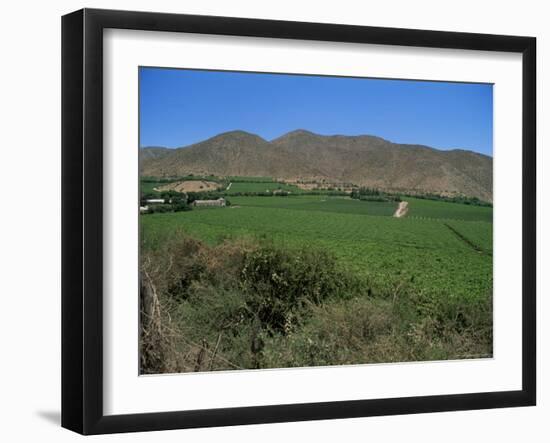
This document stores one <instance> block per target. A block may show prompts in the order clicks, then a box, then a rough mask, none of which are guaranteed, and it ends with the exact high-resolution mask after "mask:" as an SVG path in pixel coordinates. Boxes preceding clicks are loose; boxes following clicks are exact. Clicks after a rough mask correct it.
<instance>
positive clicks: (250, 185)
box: [227, 181, 301, 195]
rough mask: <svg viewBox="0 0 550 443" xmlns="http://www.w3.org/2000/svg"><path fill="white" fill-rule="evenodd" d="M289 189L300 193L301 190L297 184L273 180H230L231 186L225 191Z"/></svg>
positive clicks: (230, 192) (233, 192)
mask: <svg viewBox="0 0 550 443" xmlns="http://www.w3.org/2000/svg"><path fill="white" fill-rule="evenodd" d="M277 190H280V191H289V192H292V193H295V194H296V193H300V192H301V190H300V188H298V187H297V186H293V185H288V184H286V183H277V182H274V181H237V182H231V187H230V188H229V190H228V191H227V194H228V195H232V194H238V193H244V192H273V191H277Z"/></svg>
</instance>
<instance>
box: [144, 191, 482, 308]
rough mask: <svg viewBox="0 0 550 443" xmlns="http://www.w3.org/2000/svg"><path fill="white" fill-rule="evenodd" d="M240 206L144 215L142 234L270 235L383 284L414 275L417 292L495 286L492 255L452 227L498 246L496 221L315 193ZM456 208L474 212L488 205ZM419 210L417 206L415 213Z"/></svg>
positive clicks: (239, 202)
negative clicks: (318, 251) (428, 214)
mask: <svg viewBox="0 0 550 443" xmlns="http://www.w3.org/2000/svg"><path fill="white" fill-rule="evenodd" d="M321 200H326V201H321ZM422 202H426V203H435V204H437V205H439V206H443V207H452V206H455V205H454V204H452V203H443V202H431V201H422ZM232 203H233V206H232V207H231V208H227V209H224V210H213V211H191V212H185V213H179V214H154V215H151V216H147V217H142V219H141V231H142V235H143V236H144V237H145V239H144V240H145V241H147V242H148V243H150V242H154V241H155V240H154V239H155V238H156V237H157V236H158V235H160V234H161V233H162V232H164V233H170V232H172V231H174V230H175V229H178V228H183V229H185V230H186V231H187V232H188V233H189V234H190V235H193V236H196V237H197V238H200V239H202V240H204V241H206V242H208V243H210V244H216V243H218V242H219V241H220V240H221V239H226V238H239V237H242V236H249V237H253V238H267V239H270V240H271V241H272V242H274V243H275V244H278V245H280V246H285V247H292V248H298V249H299V248H302V247H312V246H313V247H316V248H322V249H325V250H327V251H330V252H331V253H332V254H334V256H335V257H336V258H337V260H338V263H340V264H341V266H344V267H345V268H346V269H348V270H349V271H350V272H352V273H354V274H357V275H360V276H363V277H368V278H369V279H370V280H371V281H373V282H377V283H378V284H379V285H380V286H382V285H383V284H384V282H386V281H393V280H394V279H396V278H413V280H414V281H413V286H414V287H415V289H417V290H422V291H428V292H430V293H441V292H443V293H450V294H453V296H464V297H469V298H475V297H476V296H478V295H480V294H484V293H486V292H487V291H488V290H490V288H491V287H492V264H493V262H492V257H491V256H490V255H487V254H480V253H478V252H477V251H475V250H474V249H472V248H471V247H470V246H469V245H468V244H466V243H465V242H464V241H463V240H461V239H460V238H458V237H457V236H456V234H454V233H453V232H452V231H451V230H449V228H448V227H446V226H445V223H451V224H452V226H453V227H454V228H455V229H456V230H458V231H459V232H461V233H463V234H464V236H465V237H467V238H469V239H471V240H472V242H474V243H475V244H478V245H480V246H481V247H482V248H485V249H486V250H487V251H490V250H489V249H488V248H489V247H490V245H491V243H492V239H491V232H492V224H491V223H487V222H478V221H476V222H468V221H459V220H452V221H451V222H449V221H448V220H439V219H423V218H416V217H414V216H412V217H405V218H402V219H396V218H394V217H380V216H372V215H368V214H369V212H368V211H369V210H370V211H373V210H374V209H369V207H370V206H374V207H375V208H378V209H379V210H380V211H382V210H384V211H387V212H386V214H387V215H391V214H392V213H393V211H394V210H395V203H392V204H390V203H375V202H358V201H355V200H351V199H337V198H334V199H333V200H332V199H331V200H329V199H320V198H319V197H315V196H304V197H285V198H279V199H277V198H275V197H272V198H267V197H233V198H232ZM248 205H250V206H248ZM378 205H380V207H379V206H378ZM384 205H391V206H390V207H384ZM411 205H414V203H411ZM456 206H459V207H461V208H466V209H467V210H486V209H487V208H480V207H477V208H474V207H469V206H466V205H456ZM355 208H357V209H355ZM378 209H376V210H378ZM413 210H414V206H413V209H412V210H411V212H412V211H413ZM371 213H372V212H371ZM451 215H452V214H451Z"/></svg>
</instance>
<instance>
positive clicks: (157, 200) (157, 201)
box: [145, 198, 165, 204]
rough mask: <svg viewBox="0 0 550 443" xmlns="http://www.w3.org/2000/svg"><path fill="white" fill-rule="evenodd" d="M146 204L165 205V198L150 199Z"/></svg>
mask: <svg viewBox="0 0 550 443" xmlns="http://www.w3.org/2000/svg"><path fill="white" fill-rule="evenodd" d="M145 202H146V203H153V204H154V203H165V201H164V199H163V198H150V199H148V200H145Z"/></svg>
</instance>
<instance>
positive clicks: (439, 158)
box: [140, 130, 493, 201]
mask: <svg viewBox="0 0 550 443" xmlns="http://www.w3.org/2000/svg"><path fill="white" fill-rule="evenodd" d="M155 149H158V148H155ZM142 151H143V150H142ZM155 154H157V152H155ZM140 161H141V164H140V168H141V174H142V175H147V176H178V175H185V174H190V173H192V174H213V175H218V176H232V175H242V176H246V175H247V176H269V177H275V178H280V179H287V180H296V179H302V180H321V179H325V180H326V181H330V182H341V183H343V182H347V183H354V184H356V185H361V186H369V187H376V188H380V189H386V190H394V191H420V192H434V193H450V194H453V193H458V194H464V195H467V196H472V197H478V198H481V199H483V200H489V201H492V187H493V160H492V158H491V157H488V156H486V155H482V154H478V153H475V152H471V151H466V150H458V149H457V150H451V151H440V150H437V149H434V148H430V147H427V146H421V145H404V144H396V143H392V142H389V141H387V140H384V139H382V138H379V137H374V136H369V135H364V136H342V135H333V136H323V135H318V134H314V133H311V132H308V131H304V130H297V131H293V132H290V133H288V134H285V135H283V136H282V137H279V138H277V139H275V140H273V141H271V142H268V141H266V140H264V139H263V138H261V137H259V136H257V135H254V134H250V133H247V132H244V131H232V132H227V133H223V134H220V135H217V136H215V137H212V138H210V139H208V140H205V141H202V142H200V143H196V144H194V145H191V146H188V147H183V148H178V149H173V150H169V152H166V151H164V150H163V151H161V153H159V154H158V155H149V154H148V155H141V156H140Z"/></svg>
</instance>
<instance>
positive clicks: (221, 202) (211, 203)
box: [193, 197, 225, 207]
mask: <svg viewBox="0 0 550 443" xmlns="http://www.w3.org/2000/svg"><path fill="white" fill-rule="evenodd" d="M193 206H197V207H216V206H219V207H223V206H225V198H222V197H220V198H218V199H217V200H195V201H194V202H193Z"/></svg>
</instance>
